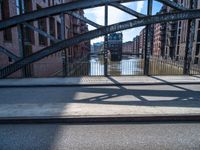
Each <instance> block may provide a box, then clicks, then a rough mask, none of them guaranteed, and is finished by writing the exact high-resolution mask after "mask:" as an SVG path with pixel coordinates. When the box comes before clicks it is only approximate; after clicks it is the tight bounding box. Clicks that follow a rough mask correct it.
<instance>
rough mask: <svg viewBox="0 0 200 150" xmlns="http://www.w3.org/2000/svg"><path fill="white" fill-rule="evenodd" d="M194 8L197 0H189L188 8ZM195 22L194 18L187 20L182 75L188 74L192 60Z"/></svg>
mask: <svg viewBox="0 0 200 150" xmlns="http://www.w3.org/2000/svg"><path fill="white" fill-rule="evenodd" d="M195 8H197V0H191V2H190V9H195ZM195 22H196V21H195V19H189V20H188V27H187V40H186V48H185V58H184V68H183V74H184V75H189V74H190V63H191V61H192V50H193V41H194V34H195Z"/></svg>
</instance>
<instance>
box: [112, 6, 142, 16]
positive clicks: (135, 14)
mask: <svg viewBox="0 0 200 150" xmlns="http://www.w3.org/2000/svg"><path fill="white" fill-rule="evenodd" d="M109 5H111V6H113V7H116V8H118V9H120V10H122V11H124V12H126V13H128V14H130V15H132V16H135V17H137V18H142V17H145V16H146V15H144V14H141V13H138V12H137V11H134V10H132V9H130V8H128V7H126V6H124V5H121V4H120V3H110V4H109Z"/></svg>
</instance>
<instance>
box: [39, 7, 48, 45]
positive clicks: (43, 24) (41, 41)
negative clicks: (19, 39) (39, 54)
mask: <svg viewBox="0 0 200 150" xmlns="http://www.w3.org/2000/svg"><path fill="white" fill-rule="evenodd" d="M41 8H42V7H40V6H39V5H37V10H39V9H41ZM38 28H39V29H40V30H42V31H44V32H47V20H46V18H42V19H39V20H38ZM39 45H43V46H47V45H48V40H47V38H46V37H44V36H43V35H40V34H39Z"/></svg>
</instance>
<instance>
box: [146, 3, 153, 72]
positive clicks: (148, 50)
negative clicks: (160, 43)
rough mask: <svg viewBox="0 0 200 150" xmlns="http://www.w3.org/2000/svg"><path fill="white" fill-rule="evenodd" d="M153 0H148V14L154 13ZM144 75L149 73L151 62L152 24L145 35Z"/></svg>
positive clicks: (147, 27)
mask: <svg viewBox="0 0 200 150" xmlns="http://www.w3.org/2000/svg"><path fill="white" fill-rule="evenodd" d="M152 7H153V0H148V10H147V15H148V16H150V15H152ZM145 36H146V37H145V56H144V75H149V63H150V55H151V36H152V35H151V25H147V26H146V35H145Z"/></svg>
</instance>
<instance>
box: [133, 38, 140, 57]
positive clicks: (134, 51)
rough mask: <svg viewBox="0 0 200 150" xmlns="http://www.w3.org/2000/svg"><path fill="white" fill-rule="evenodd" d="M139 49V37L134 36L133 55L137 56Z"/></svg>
mask: <svg viewBox="0 0 200 150" xmlns="http://www.w3.org/2000/svg"><path fill="white" fill-rule="evenodd" d="M139 48H140V36H136V37H135V38H133V54H135V55H138V56H139V54H140V53H139Z"/></svg>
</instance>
